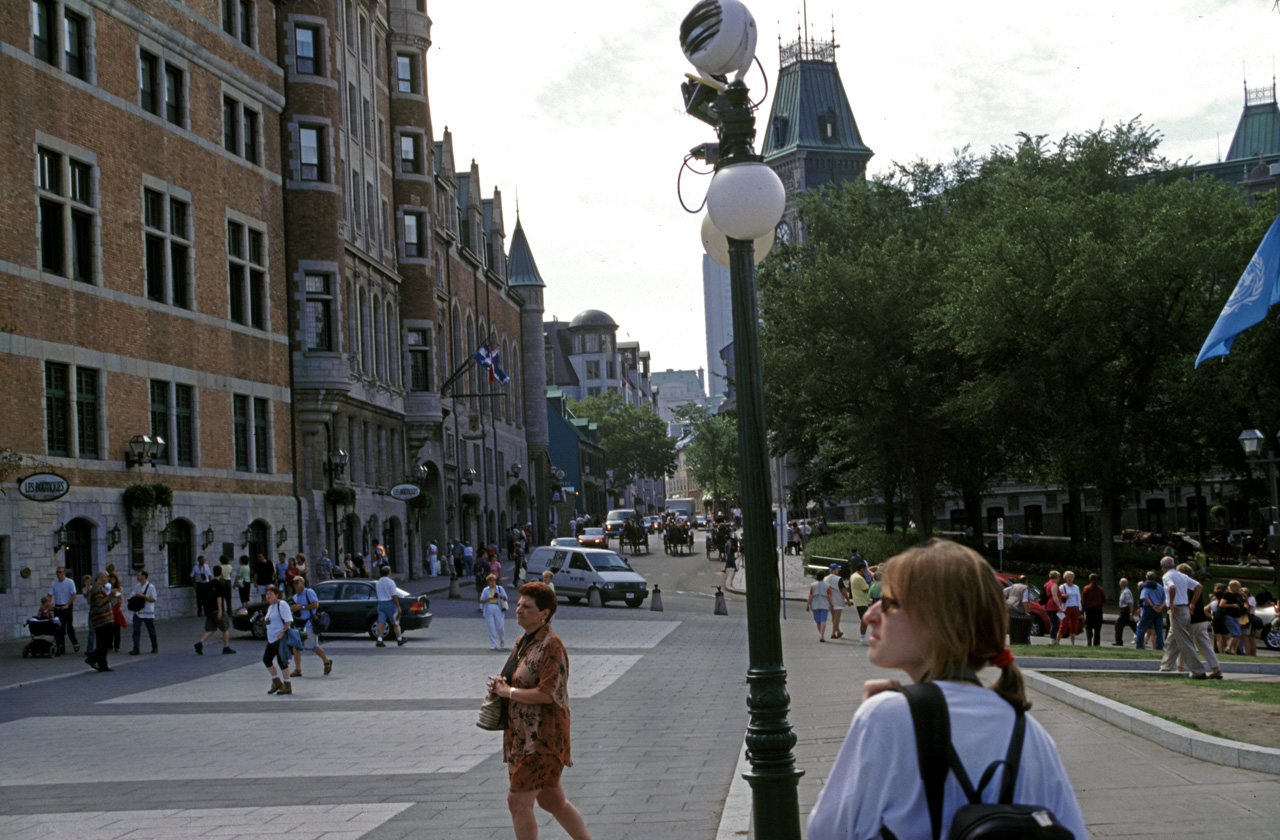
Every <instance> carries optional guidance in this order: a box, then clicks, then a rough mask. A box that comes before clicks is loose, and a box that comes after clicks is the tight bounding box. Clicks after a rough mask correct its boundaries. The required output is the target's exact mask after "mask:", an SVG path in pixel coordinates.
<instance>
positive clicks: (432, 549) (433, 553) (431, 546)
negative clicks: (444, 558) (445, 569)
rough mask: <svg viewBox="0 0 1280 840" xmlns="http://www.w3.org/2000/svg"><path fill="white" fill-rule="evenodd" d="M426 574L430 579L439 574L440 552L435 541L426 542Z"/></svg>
mask: <svg viewBox="0 0 1280 840" xmlns="http://www.w3.org/2000/svg"><path fill="white" fill-rule="evenodd" d="M427 574H429V575H431V576H432V577H435V576H436V575H438V574H440V551H439V549H437V548H436V541H435V540H430V541H428V542H427Z"/></svg>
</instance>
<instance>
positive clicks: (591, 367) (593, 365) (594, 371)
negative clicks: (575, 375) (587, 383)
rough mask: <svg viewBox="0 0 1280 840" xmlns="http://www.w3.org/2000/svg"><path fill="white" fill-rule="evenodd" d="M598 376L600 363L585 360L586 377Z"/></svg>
mask: <svg viewBox="0 0 1280 840" xmlns="http://www.w3.org/2000/svg"><path fill="white" fill-rule="evenodd" d="M599 378H600V363H599V362H587V379H599Z"/></svg>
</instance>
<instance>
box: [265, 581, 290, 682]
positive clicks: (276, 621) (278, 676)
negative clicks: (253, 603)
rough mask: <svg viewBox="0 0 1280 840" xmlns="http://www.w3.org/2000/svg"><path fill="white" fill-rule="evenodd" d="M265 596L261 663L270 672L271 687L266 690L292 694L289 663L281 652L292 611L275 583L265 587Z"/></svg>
mask: <svg viewBox="0 0 1280 840" xmlns="http://www.w3.org/2000/svg"><path fill="white" fill-rule="evenodd" d="M266 598H267V615H266V622H267V649H266V650H264V651H263V652H262V664H263V665H266V666H267V672H268V673H269V674H271V688H270V689H268V690H267V694H293V683H291V682H289V663H288V661H286V660H285V658H284V654H283V651H284V650H287V649H288V648H284V647H282V646H283V645H284V634H285V633H286V632H287V631H288V629H289V625H291V624H293V611H292V610H291V609H289V605H288V604H286V603H285V602H284V601H283V600H282V599H281V598H280V590H279V589H277V588H276V586H275V584H272V585H271V586H268V587H267V592H266ZM277 662H279V663H280V670H279V672H277V671H276V663H277Z"/></svg>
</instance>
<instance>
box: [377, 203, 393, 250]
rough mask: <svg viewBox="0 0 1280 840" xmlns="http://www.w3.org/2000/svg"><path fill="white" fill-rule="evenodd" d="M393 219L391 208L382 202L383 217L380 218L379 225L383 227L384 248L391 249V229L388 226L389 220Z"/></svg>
mask: <svg viewBox="0 0 1280 840" xmlns="http://www.w3.org/2000/svg"><path fill="white" fill-rule="evenodd" d="M390 218H391V207H390V205H388V204H387V203H386V202H385V201H384V202H382V215H381V216H379V217H378V223H379V225H381V227H382V247H383V248H387V249H390V248H391V228H390V226H389V225H388V224H387V220H388V219H390Z"/></svg>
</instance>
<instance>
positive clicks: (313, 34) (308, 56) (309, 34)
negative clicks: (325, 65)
mask: <svg viewBox="0 0 1280 840" xmlns="http://www.w3.org/2000/svg"><path fill="white" fill-rule="evenodd" d="M319 34H320V33H319V30H317V29H316V28H315V27H311V26H299V27H297V28H296V29H294V31H293V37H294V68H295V69H296V70H297V71H298V72H299V73H305V74H307V75H308V76H315V75H318V74H319V73H320V57H319V55H318V54H317V53H316V43H317V42H318V41H319V40H320V38H319Z"/></svg>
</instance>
